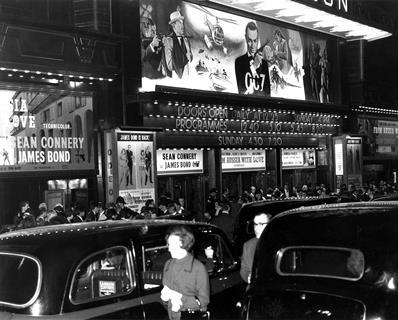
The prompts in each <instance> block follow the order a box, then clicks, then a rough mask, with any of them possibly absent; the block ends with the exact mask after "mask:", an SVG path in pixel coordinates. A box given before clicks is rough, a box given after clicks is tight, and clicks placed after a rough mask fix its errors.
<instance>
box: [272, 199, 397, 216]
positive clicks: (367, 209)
mask: <svg viewBox="0 0 398 320" xmlns="http://www.w3.org/2000/svg"><path fill="white" fill-rule="evenodd" d="M393 208H398V201H376V202H348V203H331V204H321V205H315V206H306V207H299V208H295V209H290V210H287V211H284V212H282V213H280V214H278V215H276V216H275V217H274V219H277V218H282V217H286V216H290V215H300V214H304V213H305V215H306V217H311V216H313V217H317V218H319V217H320V216H322V215H327V216H330V215H342V213H346V214H350V213H352V211H354V210H361V212H362V214H365V213H371V212H373V211H374V210H376V209H384V210H387V209H393Z"/></svg>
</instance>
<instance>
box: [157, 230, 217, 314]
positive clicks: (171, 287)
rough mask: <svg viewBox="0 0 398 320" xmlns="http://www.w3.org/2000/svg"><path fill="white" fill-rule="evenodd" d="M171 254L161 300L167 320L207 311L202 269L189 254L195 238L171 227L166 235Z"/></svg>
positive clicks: (206, 280) (206, 287)
mask: <svg viewBox="0 0 398 320" xmlns="http://www.w3.org/2000/svg"><path fill="white" fill-rule="evenodd" d="M166 241H167V245H168V247H169V252H170V254H171V259H169V260H168V261H167V262H166V264H165V266H164V269H163V286H164V287H163V289H162V292H161V299H162V300H163V301H165V302H167V307H168V315H169V319H170V320H180V319H181V311H187V310H201V311H205V310H207V305H208V304H209V300H210V299H209V297H210V285H209V276H208V274H207V271H206V268H205V266H204V265H203V263H201V262H200V261H199V260H197V259H195V258H194V257H193V256H192V254H191V253H189V251H190V249H191V248H192V246H193V244H194V242H195V237H194V235H193V233H192V231H191V230H189V229H188V228H187V227H185V226H178V225H177V226H174V227H172V228H171V229H170V230H169V232H168V233H167V235H166Z"/></svg>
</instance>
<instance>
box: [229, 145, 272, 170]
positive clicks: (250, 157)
mask: <svg viewBox="0 0 398 320" xmlns="http://www.w3.org/2000/svg"><path fill="white" fill-rule="evenodd" d="M221 165H222V171H223V172H232V171H254V170H265V150H222V154H221Z"/></svg>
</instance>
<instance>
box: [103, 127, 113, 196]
mask: <svg viewBox="0 0 398 320" xmlns="http://www.w3.org/2000/svg"><path fill="white" fill-rule="evenodd" d="M113 136H114V134H113V132H112V131H107V132H105V186H106V198H107V202H108V203H109V202H115V194H114V193H115V185H114V177H113V172H114V162H113V153H114V150H113V149H112V145H114V144H113Z"/></svg>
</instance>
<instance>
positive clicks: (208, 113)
mask: <svg viewBox="0 0 398 320" xmlns="http://www.w3.org/2000/svg"><path fill="white" fill-rule="evenodd" d="M143 118H144V125H145V126H148V127H161V128H164V129H165V131H166V132H167V134H169V135H170V134H177V133H178V143H184V141H183V139H184V137H187V136H190V137H192V136H195V138H193V139H195V143H196V142H197V141H203V144H197V146H201V147H206V146H221V147H248V148H251V147H252V148H253V147H274V146H296V145H299V144H298V143H303V144H302V145H301V146H303V145H306V146H317V143H318V138H319V137H323V136H328V135H331V134H333V133H335V132H336V129H337V127H338V126H339V125H340V122H341V119H340V116H339V115H333V114H326V113H303V112H297V113H296V112H293V111H286V110H271V109H268V110H267V109H257V108H238V107H229V106H214V105H213V106H209V105H190V104H188V105H185V104H183V103H182V104H179V103H171V102H169V103H167V102H156V103H146V104H144V106H143ZM160 137H165V135H164V134H162V135H160V136H159V139H161V140H162V138H160ZM187 139H188V138H187ZM210 140H212V141H210ZM161 146H162V147H166V146H164V145H161ZM181 146H182V145H181ZM184 146H185V144H184ZM187 146H188V147H189V146H191V147H192V141H191V142H190V145H189V144H188V145H187ZM195 146H196V144H195Z"/></svg>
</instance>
